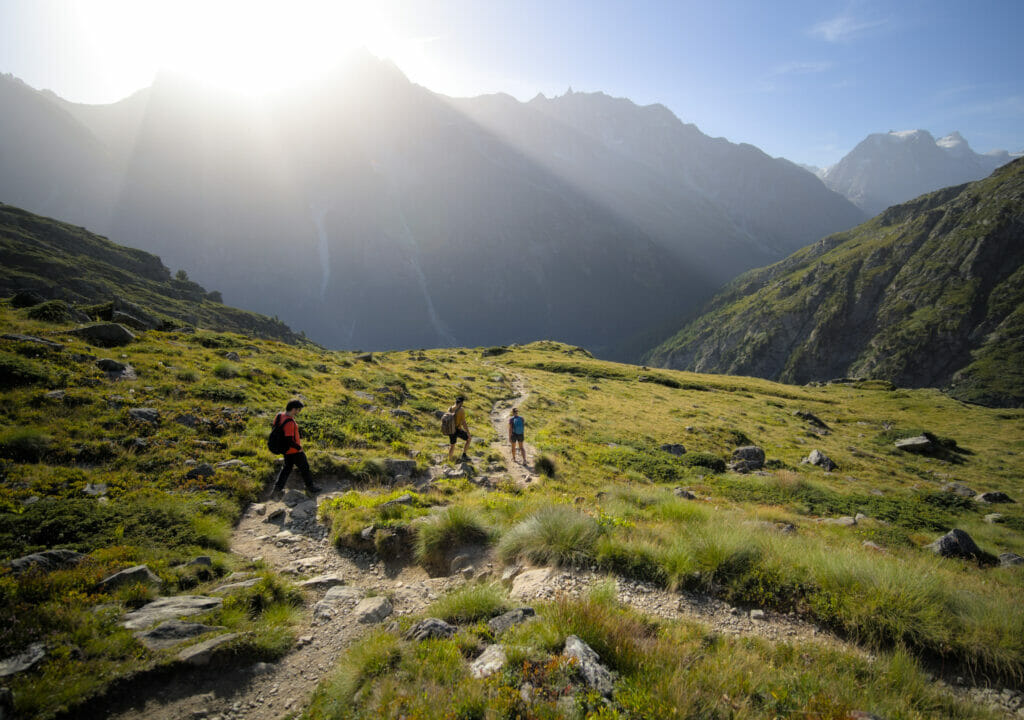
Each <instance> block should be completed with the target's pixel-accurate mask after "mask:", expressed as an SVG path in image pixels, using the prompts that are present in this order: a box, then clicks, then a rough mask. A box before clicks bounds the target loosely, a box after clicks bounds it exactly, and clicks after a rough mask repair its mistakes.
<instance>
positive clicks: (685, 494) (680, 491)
mask: <svg viewBox="0 0 1024 720" xmlns="http://www.w3.org/2000/svg"><path fill="white" fill-rule="evenodd" d="M672 494H673V495H675V496H676V497H680V498H683V500H696V499H697V496H696V495H694V493H693V491H692V490H687V489H686V488H679V487H677V488H675V489H673V490H672Z"/></svg>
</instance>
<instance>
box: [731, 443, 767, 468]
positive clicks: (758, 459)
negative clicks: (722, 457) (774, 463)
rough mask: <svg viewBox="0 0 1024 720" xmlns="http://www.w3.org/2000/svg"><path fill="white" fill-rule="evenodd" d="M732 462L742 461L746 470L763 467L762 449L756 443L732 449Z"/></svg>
mask: <svg viewBox="0 0 1024 720" xmlns="http://www.w3.org/2000/svg"><path fill="white" fill-rule="evenodd" d="M732 459H733V462H734V463H737V464H739V463H744V465H745V467H746V469H747V470H760V469H761V468H763V467H764V450H763V449H762V448H760V447H758V446H757V445H744V446H743V447H738V448H736V449H735V450H733V451H732Z"/></svg>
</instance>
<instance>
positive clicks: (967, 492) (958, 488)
mask: <svg viewBox="0 0 1024 720" xmlns="http://www.w3.org/2000/svg"><path fill="white" fill-rule="evenodd" d="M942 491H943V492H948V493H953V494H954V495H959V496H960V497H969V498H972V497H974V496H975V495H977V494H978V493H976V492H975V491H974V490H972V489H971V488H969V487H967V486H966V485H964V484H963V483H960V482H951V483H946V484H945V485H943V486H942Z"/></svg>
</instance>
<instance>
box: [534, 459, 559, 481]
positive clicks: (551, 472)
mask: <svg viewBox="0 0 1024 720" xmlns="http://www.w3.org/2000/svg"><path fill="white" fill-rule="evenodd" d="M533 466H534V467H535V468H536V469H537V472H539V473H540V474H541V475H543V476H545V477H549V478H553V477H554V476H555V461H554V460H553V459H551V458H550V457H549V456H547V455H540V456H538V457H537V459H536V460H534V463H533Z"/></svg>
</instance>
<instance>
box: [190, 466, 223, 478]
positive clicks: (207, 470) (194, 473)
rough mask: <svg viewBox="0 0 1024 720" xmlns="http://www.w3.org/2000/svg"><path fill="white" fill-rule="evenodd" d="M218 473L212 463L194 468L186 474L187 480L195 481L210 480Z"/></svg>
mask: <svg viewBox="0 0 1024 720" xmlns="http://www.w3.org/2000/svg"><path fill="white" fill-rule="evenodd" d="M216 472H217V471H216V470H215V469H214V467H213V465H210V463H200V464H199V465H196V466H195V467H194V468H192V469H191V470H189V471H188V472H187V473H185V479H186V480H195V479H197V478H208V477H213V476H214V474H215V473H216Z"/></svg>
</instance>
